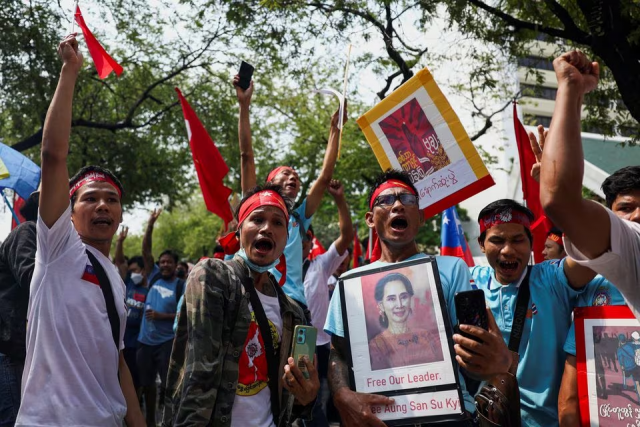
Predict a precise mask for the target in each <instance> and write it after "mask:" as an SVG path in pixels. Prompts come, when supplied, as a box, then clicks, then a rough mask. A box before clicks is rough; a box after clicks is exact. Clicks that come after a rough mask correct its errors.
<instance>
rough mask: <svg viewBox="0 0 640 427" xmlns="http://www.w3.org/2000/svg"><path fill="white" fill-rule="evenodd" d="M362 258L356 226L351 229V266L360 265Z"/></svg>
mask: <svg viewBox="0 0 640 427" xmlns="http://www.w3.org/2000/svg"><path fill="white" fill-rule="evenodd" d="M361 258H362V243H360V239H358V227H355V228H354V230H353V268H356V267H360V260H361Z"/></svg>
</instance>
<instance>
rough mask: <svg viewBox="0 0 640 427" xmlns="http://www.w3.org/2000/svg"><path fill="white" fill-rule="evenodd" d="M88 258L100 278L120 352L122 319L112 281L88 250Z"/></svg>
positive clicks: (108, 314) (114, 337)
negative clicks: (117, 307) (117, 308)
mask: <svg viewBox="0 0 640 427" xmlns="http://www.w3.org/2000/svg"><path fill="white" fill-rule="evenodd" d="M86 252H87V256H88V257H89V262H90V263H91V266H92V267H93V272H94V273H95V274H96V276H97V277H98V282H100V289H102V296H103V297H104V302H105V303H106V304H107V316H108V317H109V324H110V325H111V335H112V336H113V342H114V344H115V345H116V350H118V352H120V346H119V345H118V344H119V341H120V317H119V316H118V311H117V310H116V303H115V301H114V299H113V290H112V289H111V281H110V280H109V277H107V273H106V272H105V271H104V268H102V264H100V261H98V259H97V258H96V257H95V255H93V254H92V253H91V252H89V250H88V249H86Z"/></svg>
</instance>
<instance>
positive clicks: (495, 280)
mask: <svg viewBox="0 0 640 427" xmlns="http://www.w3.org/2000/svg"><path fill="white" fill-rule="evenodd" d="M532 221H533V214H532V213H531V211H530V210H529V209H527V208H525V207H524V206H522V205H520V204H519V203H517V202H515V201H513V200H508V199H503V200H498V201H496V202H493V203H490V204H489V205H487V206H486V207H485V208H484V209H482V211H481V212H480V215H479V217H478V223H479V224H480V237H479V238H478V243H479V244H480V248H481V249H482V251H483V252H484V254H485V255H486V257H487V261H488V262H489V266H476V267H472V268H471V275H472V277H473V279H474V282H475V286H477V287H478V288H479V289H482V290H483V291H484V293H485V298H486V301H487V305H488V306H489V308H490V309H491V311H492V313H493V317H495V319H496V322H497V325H498V327H499V328H500V331H501V333H502V337H503V338H504V343H505V344H507V343H509V342H510V338H511V334H512V330H516V329H518V328H516V327H515V326H513V325H516V324H517V323H518V322H520V321H523V328H522V335H521V338H520V344H519V346H518V347H517V353H518V355H519V364H518V367H517V375H516V377H517V379H518V385H519V387H520V401H521V414H522V425H526V426H541V427H548V426H557V425H558V392H559V388H560V382H561V379H562V370H563V366H564V360H565V354H564V351H563V345H564V343H565V338H566V337H567V332H568V331H569V326H570V324H571V312H572V310H573V307H574V305H575V302H576V299H577V297H578V296H579V295H580V294H581V292H582V289H583V288H584V287H585V285H587V284H588V283H589V282H590V281H591V280H592V279H593V278H594V273H593V272H592V271H591V270H589V269H587V268H584V267H581V266H579V265H578V264H577V263H575V262H573V261H572V260H570V259H568V258H565V259H563V260H556V261H553V262H544V263H542V264H536V265H534V266H531V267H528V264H529V260H530V259H531V248H532V237H531V230H530V228H531V222H532ZM528 294H529V295H530V297H527V295H528ZM519 295H522V296H523V298H524V299H523V300H522V303H521V304H522V311H521V312H522V313H523V316H522V317H520V318H519V319H520V320H518V316H516V313H517V310H516V308H517V306H518V296H519ZM461 329H462V330H463V331H464V332H467V333H469V334H471V335H474V336H476V337H477V338H478V340H479V341H480V342H477V341H475V340H472V339H469V338H465V337H463V336H461V335H459V334H456V335H454V336H453V340H454V342H455V343H456V346H455V350H456V354H457V356H456V359H457V360H458V363H459V364H460V366H462V367H463V368H465V369H466V370H467V371H468V372H469V373H472V374H476V375H478V376H480V377H484V375H483V374H484V373H485V372H484V371H485V370H486V367H487V366H488V365H489V364H491V363H493V360H492V357H491V349H490V348H487V345H486V343H483V342H482V341H484V339H483V337H482V335H483V334H485V332H484V330H482V329H481V328H478V327H475V326H462V327H461ZM513 346H514V347H515V344H513Z"/></svg>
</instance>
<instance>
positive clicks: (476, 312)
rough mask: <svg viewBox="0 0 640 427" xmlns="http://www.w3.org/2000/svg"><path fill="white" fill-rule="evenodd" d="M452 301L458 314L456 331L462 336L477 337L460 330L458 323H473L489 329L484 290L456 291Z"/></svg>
mask: <svg viewBox="0 0 640 427" xmlns="http://www.w3.org/2000/svg"><path fill="white" fill-rule="evenodd" d="M454 301H455V304H456V313H457V315H458V325H457V327H456V329H457V332H458V333H459V334H460V335H462V336H464V337H467V338H470V339H472V340H475V341H478V338H476V337H474V336H473V335H469V334H467V333H464V332H462V331H460V328H459V327H460V325H473V326H478V327H480V328H482V329H485V330H487V329H489V318H488V317H487V303H486V302H485V299H484V292H483V291H482V290H481V289H475V290H472V291H464V292H457V293H456V295H455V297H454Z"/></svg>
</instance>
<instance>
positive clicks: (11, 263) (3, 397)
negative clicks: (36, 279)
mask: <svg viewBox="0 0 640 427" xmlns="http://www.w3.org/2000/svg"><path fill="white" fill-rule="evenodd" d="M39 196H40V193H39V192H38V191H35V192H33V193H32V194H31V196H29V198H28V199H27V200H26V202H25V204H24V206H23V207H22V209H20V214H21V215H22V217H23V218H24V219H25V220H26V221H25V222H23V223H22V224H20V225H19V226H17V227H16V228H14V229H13V230H12V231H11V233H9V235H8V236H7V238H6V239H5V241H4V242H2V245H1V246H0V426H13V425H14V424H15V422H16V417H17V415H18V408H20V383H21V381H22V371H23V370H24V359H25V356H26V342H25V339H26V334H27V306H28V304H29V285H30V283H31V277H32V275H33V268H34V263H35V257H36V222H35V221H36V220H37V218H38V199H39Z"/></svg>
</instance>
